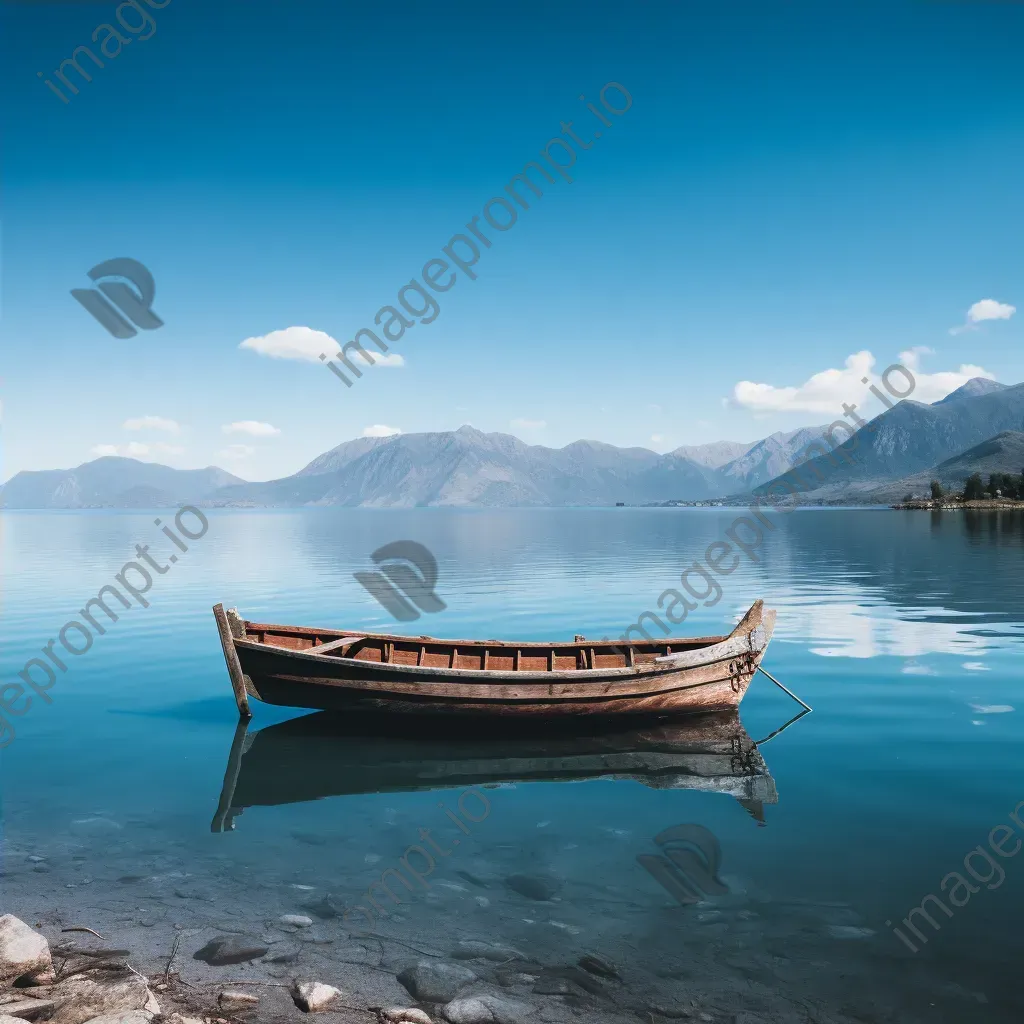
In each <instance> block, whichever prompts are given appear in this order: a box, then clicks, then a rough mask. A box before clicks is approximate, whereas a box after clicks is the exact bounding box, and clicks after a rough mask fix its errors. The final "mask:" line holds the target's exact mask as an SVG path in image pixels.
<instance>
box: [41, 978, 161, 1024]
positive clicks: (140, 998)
mask: <svg viewBox="0 0 1024 1024" xmlns="http://www.w3.org/2000/svg"><path fill="white" fill-rule="evenodd" d="M45 995H46V998H47V999H52V1000H53V1001H54V1002H55V1004H56V1008H55V1009H54V1011H53V1013H52V1014H51V1015H50V1016H49V1017H48V1018H47V1019H48V1021H49V1022H50V1024H85V1022H86V1021H91V1020H92V1019H93V1018H94V1017H105V1016H112V1017H115V1018H116V1017H117V1016H118V1015H119V1014H120V1015H124V1014H127V1013H130V1012H131V1011H133V1010H145V1011H146V1012H147V1013H148V1014H149V1015H150V1017H151V1016H152V1015H153V1014H157V1013H159V1012H160V1004H159V1003H158V1002H157V1000H156V996H154V995H153V993H152V992H150V990H149V987H148V986H147V984H146V980H145V978H141V977H139V975H137V974H129V975H128V976H127V977H122V978H118V979H116V980H108V979H104V980H102V981H97V980H93V979H91V978H85V977H82V976H81V975H77V976H75V977H71V978H67V979H66V980H64V981H60V982H57V984H56V985H50V986H48V987H47V989H46V991H45Z"/></svg>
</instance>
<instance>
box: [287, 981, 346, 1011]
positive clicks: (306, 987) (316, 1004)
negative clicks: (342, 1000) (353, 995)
mask: <svg viewBox="0 0 1024 1024" xmlns="http://www.w3.org/2000/svg"><path fill="white" fill-rule="evenodd" d="M340 995H341V989H339V988H335V987H334V986H333V985H325V984H324V983H323V982H322V981H299V979H298V978H296V979H295V980H294V981H293V982H292V999H293V1000H294V1001H295V1005H296V1006H297V1007H298V1008H299V1009H300V1010H303V1011H305V1012H306V1013H318V1012H319V1011H321V1010H326V1009H327V1008H328V1007H329V1006H330V1005H331V1003H333V1002H334V1000H335V999H337V998H338V996H340Z"/></svg>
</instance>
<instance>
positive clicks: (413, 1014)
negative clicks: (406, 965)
mask: <svg viewBox="0 0 1024 1024" xmlns="http://www.w3.org/2000/svg"><path fill="white" fill-rule="evenodd" d="M377 1016H378V1017H379V1018H380V1019H381V1020H382V1021H384V1020H386V1021H388V1024H433V1021H432V1020H431V1019H430V1017H429V1016H428V1015H427V1014H426V1013H425V1012H424V1011H423V1010H419V1009H417V1008H416V1007H401V1006H385V1007H381V1009H379V1010H378V1011H377ZM0 1024H3V1022H2V1021H0Z"/></svg>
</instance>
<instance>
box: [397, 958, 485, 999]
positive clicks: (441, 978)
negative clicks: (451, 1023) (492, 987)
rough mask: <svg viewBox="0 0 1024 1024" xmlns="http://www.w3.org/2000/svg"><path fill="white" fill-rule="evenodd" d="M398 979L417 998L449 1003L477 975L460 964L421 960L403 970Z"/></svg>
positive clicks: (474, 979)
mask: <svg viewBox="0 0 1024 1024" xmlns="http://www.w3.org/2000/svg"><path fill="white" fill-rule="evenodd" d="M398 980H399V981H400V982H401V983H402V984H403V985H404V986H405V987H406V988H407V989H408V990H409V993H410V995H412V996H414V997H415V998H416V999H422V1000H423V1002H425V1003H447V1002H448V1001H449V1000H451V999H454V998H455V996H456V994H457V993H458V992H459V990H460V989H463V988H465V987H466V986H467V985H469V984H470V983H471V982H474V981H476V975H475V974H474V973H473V972H472V971H471V970H470V969H469V968H468V967H460V966H459V965H458V964H448V963H445V962H444V961H443V960H421V961H420V962H419V963H418V964H417V965H416V966H415V967H409V968H406V970H404V971H402V973H401V974H399V975H398Z"/></svg>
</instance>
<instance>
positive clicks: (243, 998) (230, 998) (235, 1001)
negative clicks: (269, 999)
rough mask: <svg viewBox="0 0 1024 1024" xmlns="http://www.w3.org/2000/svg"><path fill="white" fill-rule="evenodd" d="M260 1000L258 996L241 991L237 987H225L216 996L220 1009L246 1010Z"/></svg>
mask: <svg viewBox="0 0 1024 1024" xmlns="http://www.w3.org/2000/svg"><path fill="white" fill-rule="evenodd" d="M259 1001H260V997H259V996H254V995H253V994H252V993H251V992H243V991H241V990H240V989H237V988H226V989H224V991H223V992H221V994H220V995H219V996H217V1005H218V1006H219V1007H220V1008H221V1009H222V1010H229V1011H230V1010H248V1009H251V1008H252V1007H254V1006H256V1005H257V1004H258V1003H259Z"/></svg>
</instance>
